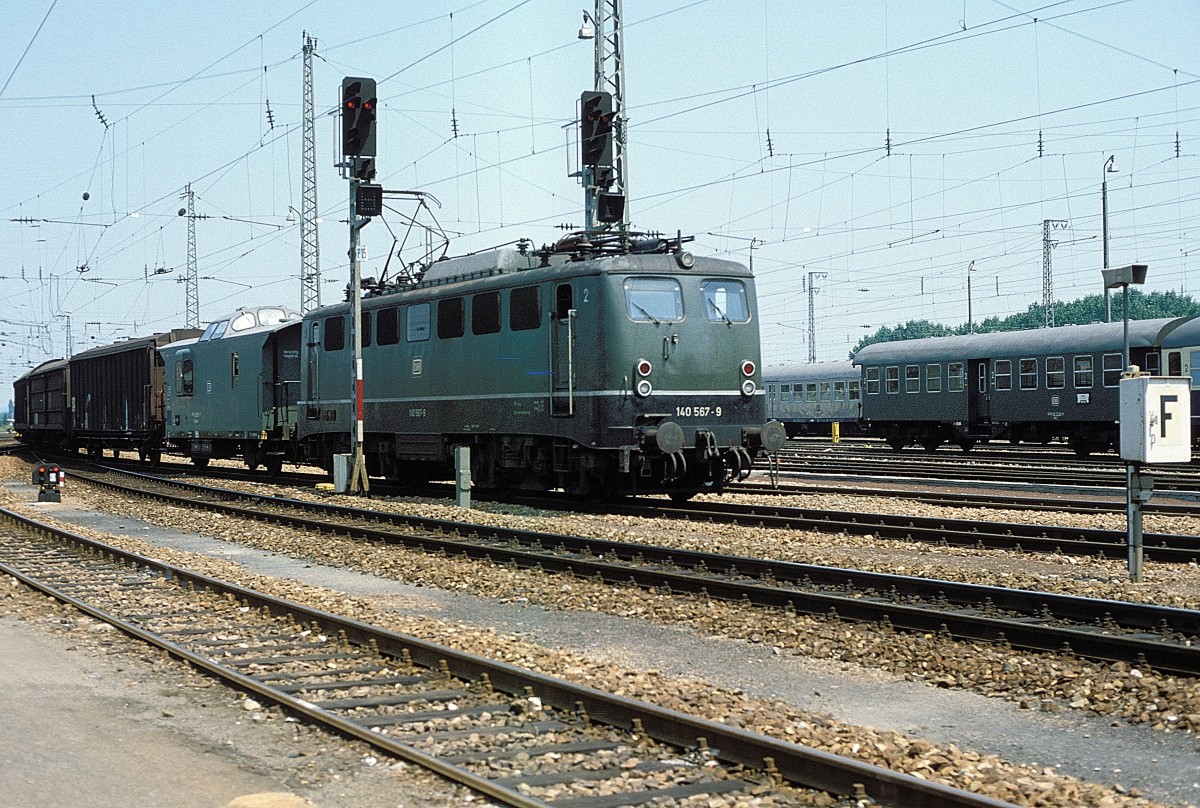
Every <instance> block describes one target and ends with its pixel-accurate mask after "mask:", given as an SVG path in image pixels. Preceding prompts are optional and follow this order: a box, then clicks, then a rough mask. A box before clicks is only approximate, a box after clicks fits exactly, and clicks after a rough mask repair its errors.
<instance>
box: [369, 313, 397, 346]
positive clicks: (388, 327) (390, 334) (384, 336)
mask: <svg viewBox="0 0 1200 808" xmlns="http://www.w3.org/2000/svg"><path fill="white" fill-rule="evenodd" d="M375 331H376V334H375V337H376V339H377V340H378V342H379V344H380V345H395V344H396V343H397V342H399V341H400V309H398V308H396V307H395V306H389V307H388V308H386V309H380V310H379V312H378V313H377V314H376V315H375Z"/></svg>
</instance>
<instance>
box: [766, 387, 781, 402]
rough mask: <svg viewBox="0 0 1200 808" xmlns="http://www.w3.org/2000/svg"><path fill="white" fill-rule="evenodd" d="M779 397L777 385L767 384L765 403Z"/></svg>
mask: <svg viewBox="0 0 1200 808" xmlns="http://www.w3.org/2000/svg"><path fill="white" fill-rule="evenodd" d="M778 396H779V385H777V384H775V383H774V382H769V383H768V384H767V401H774V400H775V399H776V398H777V397H778Z"/></svg>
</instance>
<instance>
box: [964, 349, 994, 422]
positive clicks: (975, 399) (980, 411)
mask: <svg viewBox="0 0 1200 808" xmlns="http://www.w3.org/2000/svg"><path fill="white" fill-rule="evenodd" d="M967 373H968V376H967V378H968V380H969V381H968V382H967V384H968V385H969V387H968V389H969V390H970V395H969V396H968V397H967V424H968V427H967V429H968V430H970V425H971V424H977V423H988V422H990V421H991V420H992V394H991V387H990V382H991V361H990V360H987V359H972V360H971V361H970V362H969V363H968V365H967Z"/></svg>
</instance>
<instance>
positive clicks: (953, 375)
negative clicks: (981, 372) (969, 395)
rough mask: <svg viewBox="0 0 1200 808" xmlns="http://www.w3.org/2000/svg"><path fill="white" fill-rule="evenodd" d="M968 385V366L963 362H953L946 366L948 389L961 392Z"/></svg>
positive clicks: (952, 391)
mask: <svg viewBox="0 0 1200 808" xmlns="http://www.w3.org/2000/svg"><path fill="white" fill-rule="evenodd" d="M966 386H967V374H966V366H965V365H963V363H962V362H951V363H950V364H949V365H947V366H946V389H947V390H948V391H949V392H951V393H961V392H962V391H963V389H964V388H965V387H966Z"/></svg>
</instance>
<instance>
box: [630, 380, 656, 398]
mask: <svg viewBox="0 0 1200 808" xmlns="http://www.w3.org/2000/svg"><path fill="white" fill-rule="evenodd" d="M634 389H635V390H637V394H638V395H639V396H641V397H642V398H645V397H646V396H648V395H650V394H651V393H652V392H654V385H652V384H650V380H649V379H642V380H640V381H639V382H638V383H637V387H635V388H634Z"/></svg>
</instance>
